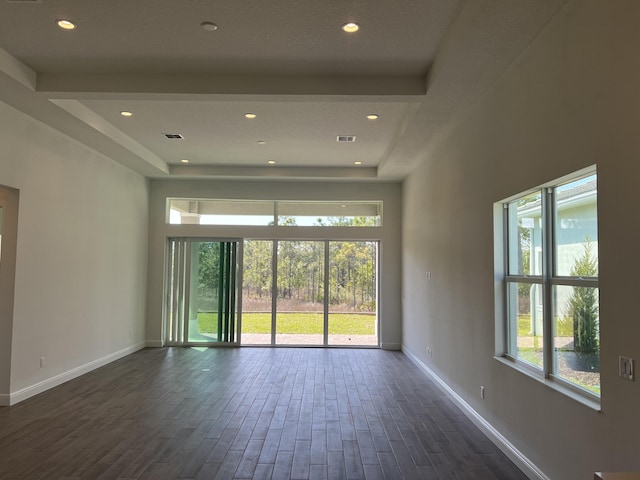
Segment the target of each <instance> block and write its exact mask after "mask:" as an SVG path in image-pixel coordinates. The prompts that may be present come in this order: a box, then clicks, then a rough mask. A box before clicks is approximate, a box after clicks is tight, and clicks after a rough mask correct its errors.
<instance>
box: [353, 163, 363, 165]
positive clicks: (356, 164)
mask: <svg viewBox="0 0 640 480" xmlns="http://www.w3.org/2000/svg"><path fill="white" fill-rule="evenodd" d="M353 164H354V165H362V162H353Z"/></svg>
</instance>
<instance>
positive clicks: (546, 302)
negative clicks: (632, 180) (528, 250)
mask: <svg viewBox="0 0 640 480" xmlns="http://www.w3.org/2000/svg"><path fill="white" fill-rule="evenodd" d="M554 202H555V194H554V189H553V188H545V189H544V190H543V195H542V217H543V225H544V226H543V237H542V261H543V264H542V284H543V285H542V288H543V295H542V298H543V304H542V318H543V321H544V324H543V339H542V341H543V345H544V348H543V352H544V354H543V370H544V376H545V378H549V376H550V375H551V374H553V373H554V372H555V366H554V361H553V359H554V355H553V347H554V346H553V343H554V342H553V284H552V282H551V279H552V278H553V276H554V274H555V268H554V266H555V259H554V257H555V222H554Z"/></svg>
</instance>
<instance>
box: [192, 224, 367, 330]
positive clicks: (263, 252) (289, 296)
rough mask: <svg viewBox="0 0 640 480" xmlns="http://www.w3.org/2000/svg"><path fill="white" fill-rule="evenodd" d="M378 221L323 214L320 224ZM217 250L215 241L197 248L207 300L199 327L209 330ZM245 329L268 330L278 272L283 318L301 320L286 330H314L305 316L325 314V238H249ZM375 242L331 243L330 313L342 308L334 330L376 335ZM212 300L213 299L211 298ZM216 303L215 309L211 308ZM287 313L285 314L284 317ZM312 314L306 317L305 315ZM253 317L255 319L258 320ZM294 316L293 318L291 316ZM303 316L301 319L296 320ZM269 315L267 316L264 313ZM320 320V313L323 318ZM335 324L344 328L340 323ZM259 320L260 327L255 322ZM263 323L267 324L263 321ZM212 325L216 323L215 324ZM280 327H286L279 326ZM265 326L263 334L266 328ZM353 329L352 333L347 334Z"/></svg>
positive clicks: (201, 286)
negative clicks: (274, 283)
mask: <svg viewBox="0 0 640 480" xmlns="http://www.w3.org/2000/svg"><path fill="white" fill-rule="evenodd" d="M374 222H375V219H368V218H366V217H355V218H350V217H325V218H323V219H318V220H317V221H316V222H315V224H316V225H317V226H344V225H351V226H358V225H365V226H366V225H375V223H374ZM279 224H280V225H287V226H295V225H296V222H295V218H292V217H287V218H282V219H279ZM274 241H275V242H277V252H278V264H277V269H276V272H273V268H272V259H273V245H274V243H273V242H274ZM219 262H220V258H219V251H218V244H217V242H203V243H201V244H200V250H199V298H201V299H202V300H203V301H202V302H201V306H200V308H199V311H200V313H199V314H198V317H199V319H201V321H200V323H201V324H202V325H201V331H209V330H210V329H211V328H212V327H210V326H209V325H208V324H209V323H212V321H211V320H209V317H211V318H213V316H212V313H211V312H212V311H213V310H215V300H214V299H215V298H216V295H217V293H216V292H217V289H218V281H219V275H218V272H219ZM243 263H244V265H243V267H244V268H243V281H242V283H243V284H242V289H243V292H242V296H243V331H252V330H253V331H255V333H268V331H267V328H268V327H269V326H270V321H267V322H265V321H264V319H263V318H262V317H261V316H260V315H262V316H264V314H266V313H267V312H271V309H272V296H271V295H272V279H273V277H272V275H273V274H274V273H275V274H276V275H277V291H276V292H275V294H276V299H277V311H278V312H279V313H278V318H279V321H280V322H283V321H285V320H286V322H287V323H288V324H291V325H295V324H296V322H298V320H299V323H300V325H301V326H300V327H299V328H296V327H295V326H293V327H291V328H289V327H287V329H288V330H289V329H290V330H291V332H289V333H307V332H306V331H303V330H304V329H305V328H310V327H309V325H311V323H309V322H308V321H307V322H306V325H307V326H306V327H305V326H304V324H305V319H304V318H306V317H303V316H302V315H303V314H304V313H305V312H306V313H311V312H322V311H323V309H324V297H325V291H324V287H325V285H324V284H325V282H324V277H325V242H324V241H305V240H302V241H300V240H296V241H291V240H246V241H245V242H244V254H243ZM376 265H377V242H367V241H330V242H329V282H328V284H329V297H328V302H329V311H330V312H331V314H337V313H338V312H340V313H341V314H343V315H342V316H340V317H335V316H334V317H332V318H333V319H334V321H333V322H331V323H330V333H331V331H332V330H334V329H340V330H342V329H347V326H348V325H351V326H349V327H348V329H350V330H352V332H351V333H356V334H357V333H360V334H363V333H365V332H366V333H367V334H374V332H375V318H376V315H375V313H376V296H377V287H376V284H377V272H376ZM207 299H211V300H213V301H207ZM212 307H213V308H212ZM283 315H284V316H283ZM307 316H308V315H307ZM254 317H255V318H254ZM288 317H291V318H288ZM298 317H299V318H298ZM265 318H266V317H265ZM319 318H320V319H321V318H322V317H321V316H320V317H319ZM338 319H339V320H338ZM254 320H255V321H254ZM337 322H339V323H340V324H341V326H338V325H337ZM253 323H255V324H256V325H253ZM263 323H264V326H263V325H262V324H263ZM212 325H213V324H212ZM278 328H279V329H280V328H282V325H279V327H278ZM262 330H265V332H262ZM343 333H350V332H347V331H345V332H343Z"/></svg>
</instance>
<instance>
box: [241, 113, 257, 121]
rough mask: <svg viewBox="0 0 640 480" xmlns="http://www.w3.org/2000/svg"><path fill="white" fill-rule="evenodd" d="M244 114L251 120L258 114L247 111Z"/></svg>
mask: <svg viewBox="0 0 640 480" xmlns="http://www.w3.org/2000/svg"><path fill="white" fill-rule="evenodd" d="M244 116H245V118H248V119H249V120H253V119H254V118H256V117H257V115H256V114H255V113H245V114H244Z"/></svg>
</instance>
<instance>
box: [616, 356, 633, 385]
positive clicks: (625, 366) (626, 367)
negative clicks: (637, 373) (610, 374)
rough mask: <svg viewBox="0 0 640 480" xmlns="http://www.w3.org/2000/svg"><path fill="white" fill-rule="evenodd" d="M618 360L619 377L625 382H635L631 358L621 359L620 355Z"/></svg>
mask: <svg viewBox="0 0 640 480" xmlns="http://www.w3.org/2000/svg"><path fill="white" fill-rule="evenodd" d="M618 358H619V360H620V367H619V375H620V376H621V377H622V378H626V379H627V380H631V381H633V380H635V378H634V373H633V358H629V357H623V356H622V355H620V356H619V357H618Z"/></svg>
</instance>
